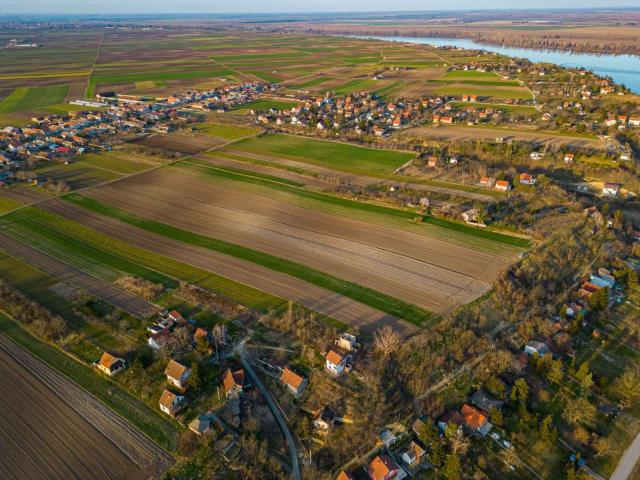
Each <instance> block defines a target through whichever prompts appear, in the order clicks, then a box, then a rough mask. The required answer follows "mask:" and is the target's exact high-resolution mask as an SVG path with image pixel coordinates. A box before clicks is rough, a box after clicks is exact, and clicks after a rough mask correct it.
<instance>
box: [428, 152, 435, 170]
mask: <svg viewBox="0 0 640 480" xmlns="http://www.w3.org/2000/svg"><path fill="white" fill-rule="evenodd" d="M437 166H438V157H435V156H433V155H432V156H430V157H429V158H427V167H429V168H435V167H437Z"/></svg>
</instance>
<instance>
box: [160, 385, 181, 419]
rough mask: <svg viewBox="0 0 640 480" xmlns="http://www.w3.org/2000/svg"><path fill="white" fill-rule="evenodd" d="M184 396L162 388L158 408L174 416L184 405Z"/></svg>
mask: <svg viewBox="0 0 640 480" xmlns="http://www.w3.org/2000/svg"><path fill="white" fill-rule="evenodd" d="M185 400H186V399H185V397H184V396H182V395H176V394H175V393H173V392H171V391H169V390H164V391H163V392H162V395H160V402H159V404H160V410H162V411H163V412H164V413H166V414H167V415H171V416H172V417H175V416H176V415H177V414H178V412H180V410H182V409H183V408H184V406H185Z"/></svg>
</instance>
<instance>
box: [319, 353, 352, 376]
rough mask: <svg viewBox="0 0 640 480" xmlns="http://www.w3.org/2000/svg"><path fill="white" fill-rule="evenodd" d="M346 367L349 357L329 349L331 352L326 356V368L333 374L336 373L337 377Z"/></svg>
mask: <svg viewBox="0 0 640 480" xmlns="http://www.w3.org/2000/svg"><path fill="white" fill-rule="evenodd" d="M346 367H347V357H343V356H342V355H340V354H339V353H337V352H335V351H334V350H331V351H329V353H327V356H326V357H325V364H324V368H325V369H326V370H327V371H328V372H329V373H330V374H331V375H335V376H336V377H337V376H339V375H342V374H343V373H344V370H345V368H346Z"/></svg>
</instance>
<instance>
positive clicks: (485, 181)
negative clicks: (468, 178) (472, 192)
mask: <svg viewBox="0 0 640 480" xmlns="http://www.w3.org/2000/svg"><path fill="white" fill-rule="evenodd" d="M495 184H496V179H495V178H493V177H480V185H482V186H483V187H493V186H494V185H495Z"/></svg>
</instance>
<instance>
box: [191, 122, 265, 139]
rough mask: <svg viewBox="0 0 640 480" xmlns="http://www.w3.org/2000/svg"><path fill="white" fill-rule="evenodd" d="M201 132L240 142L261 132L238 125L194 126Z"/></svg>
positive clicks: (202, 124) (209, 124)
mask: <svg viewBox="0 0 640 480" xmlns="http://www.w3.org/2000/svg"><path fill="white" fill-rule="evenodd" d="M194 127H196V128H197V129H198V131H199V132H202V133H206V134H207V135H212V136H214V137H219V138H224V139H225V140H239V139H241V138H244V137H249V136H251V135H256V134H257V133H258V132H259V130H258V129H257V128H251V127H239V126H236V125H223V124H220V123H198V124H196V125H194Z"/></svg>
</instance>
